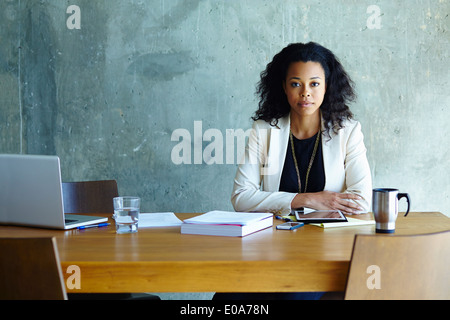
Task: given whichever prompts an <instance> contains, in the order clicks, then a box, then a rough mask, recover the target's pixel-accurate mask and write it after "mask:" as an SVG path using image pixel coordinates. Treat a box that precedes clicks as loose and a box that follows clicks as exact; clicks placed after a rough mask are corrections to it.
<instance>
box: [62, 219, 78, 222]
mask: <svg viewBox="0 0 450 320" xmlns="http://www.w3.org/2000/svg"><path fill="white" fill-rule="evenodd" d="M77 221H78V220H72V219H64V222H65V223H72V222H77Z"/></svg>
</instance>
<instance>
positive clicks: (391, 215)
mask: <svg viewBox="0 0 450 320" xmlns="http://www.w3.org/2000/svg"><path fill="white" fill-rule="evenodd" d="M401 198H406V201H407V202H408V209H407V210H406V213H405V217H406V216H407V215H408V213H409V207H410V202H411V200H410V198H409V195H408V194H407V193H399V191H398V189H391V188H380V189H373V191H372V210H373V215H374V217H375V223H376V226H375V231H376V232H377V233H393V232H395V221H396V220H397V215H398V200H400V199H401Z"/></svg>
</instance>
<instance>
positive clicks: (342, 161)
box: [231, 115, 372, 214]
mask: <svg viewBox="0 0 450 320" xmlns="http://www.w3.org/2000/svg"><path fill="white" fill-rule="evenodd" d="M289 129H290V117H289V115H287V116H285V117H283V118H280V119H279V120H278V125H277V126H275V127H273V126H271V125H270V124H269V123H268V122H266V121H263V120H258V121H255V122H254V123H253V127H252V130H251V132H250V135H249V139H248V143H247V146H246V149H245V154H244V156H243V160H241V161H240V163H239V166H238V169H237V172H236V177H235V179H234V187H233V192H232V195H231V202H232V204H233V207H234V209H235V210H236V211H270V212H278V213H284V214H285V213H288V212H290V210H291V202H292V200H293V199H294V197H295V196H296V193H289V192H280V191H278V190H279V186H280V180H281V174H282V172H283V166H284V161H285V158H286V150H287V146H288V140H289ZM322 132H325V128H324V125H323V120H322ZM330 136H331V139H330V137H328V135H327V134H326V133H325V134H324V133H322V139H321V141H322V153H323V162H324V163H323V164H324V169H325V188H324V190H327V191H334V192H346V193H354V194H358V195H359V196H361V197H362V198H363V200H358V201H356V202H357V203H358V204H359V205H360V206H361V207H362V208H363V209H364V212H367V211H369V209H370V205H371V202H372V200H371V199H372V178H371V175H370V168H369V163H368V161H367V157H366V147H365V146H364V141H363V139H364V137H363V134H362V132H361V125H360V124H359V122H357V121H354V120H350V121H345V122H344V128H342V129H340V130H339V131H338V133H337V134H335V133H333V132H330Z"/></svg>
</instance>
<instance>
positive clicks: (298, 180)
mask: <svg viewBox="0 0 450 320" xmlns="http://www.w3.org/2000/svg"><path fill="white" fill-rule="evenodd" d="M320 135H321V132H320V129H319V132H317V138H316V143H315V145H314V150H313V153H312V155H311V159H309V165H308V169H307V170H306V179H305V190H304V191H303V193H306V188H307V187H308V179H309V171H310V170H311V167H312V165H313V162H314V158H315V157H316V153H317V147H318V146H319V140H320ZM289 138H290V139H291V149H292V157H293V158H294V165H295V171H296V172H297V182H298V193H302V188H301V185H302V183H301V181H300V171H299V170H298V165H297V157H296V156H295V150H294V138H293V135H292V130H289Z"/></svg>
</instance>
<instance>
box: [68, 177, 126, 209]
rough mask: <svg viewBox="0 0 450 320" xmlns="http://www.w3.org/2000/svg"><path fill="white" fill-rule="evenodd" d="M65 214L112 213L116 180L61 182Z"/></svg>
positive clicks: (116, 192) (116, 193)
mask: <svg viewBox="0 0 450 320" xmlns="http://www.w3.org/2000/svg"><path fill="white" fill-rule="evenodd" d="M62 188H63V199H64V212H65V213H113V212H114V205H113V198H114V197H117V196H118V195H119V191H118V188H117V182H116V180H101V181H80V182H63V184H62Z"/></svg>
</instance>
